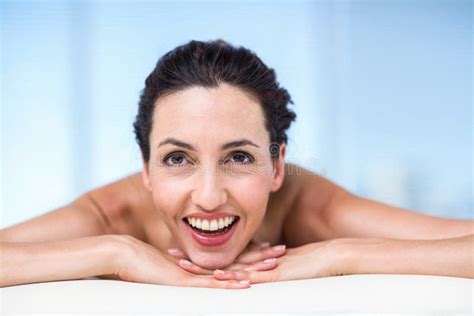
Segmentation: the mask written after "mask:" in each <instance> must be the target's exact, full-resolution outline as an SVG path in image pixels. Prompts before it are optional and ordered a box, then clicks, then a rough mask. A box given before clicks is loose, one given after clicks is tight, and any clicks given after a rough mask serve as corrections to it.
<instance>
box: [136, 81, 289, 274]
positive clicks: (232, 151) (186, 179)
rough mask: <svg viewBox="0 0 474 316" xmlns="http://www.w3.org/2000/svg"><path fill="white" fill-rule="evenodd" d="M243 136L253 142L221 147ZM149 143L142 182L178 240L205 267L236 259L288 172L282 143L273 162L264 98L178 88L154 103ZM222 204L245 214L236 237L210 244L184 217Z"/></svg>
mask: <svg viewBox="0 0 474 316" xmlns="http://www.w3.org/2000/svg"><path fill="white" fill-rule="evenodd" d="M168 138H173V139H176V140H179V141H180V142H184V143H187V144H190V145H192V146H193V149H190V148H187V147H183V146H179V145H180V144H177V143H167V144H163V145H161V146H160V143H162V142H163V141H164V140H166V139H168ZM241 139H246V140H249V141H250V142H251V143H252V144H246V145H240V146H237V147H232V148H228V149H225V150H222V149H221V145H223V144H226V143H230V142H233V141H238V140H241ZM150 144H151V146H150V148H151V150H150V160H149V162H144V169H143V173H142V174H143V183H144V185H145V187H146V188H147V189H148V190H149V191H150V192H151V195H152V199H153V202H154V205H155V208H156V212H157V214H159V216H160V218H161V219H162V221H163V222H164V224H165V225H166V227H167V229H168V230H169V232H170V233H171V234H172V235H173V236H174V237H175V241H176V244H177V246H178V247H179V248H180V249H181V250H182V251H183V252H184V253H185V254H186V255H187V256H188V258H190V259H191V260H192V262H194V263H196V264H197V265H199V266H201V267H203V268H206V269H215V268H222V267H225V266H228V265H230V264H231V263H233V262H234V261H235V259H236V258H237V256H238V255H239V254H240V253H241V252H242V251H243V250H244V248H245V247H246V246H247V244H249V242H250V241H251V239H252V238H253V237H254V235H255V233H256V232H257V230H258V228H259V227H260V225H261V224H262V221H263V218H264V216H265V211H266V208H267V205H268V200H269V195H270V193H271V192H275V191H277V190H278V189H279V188H280V187H281V184H282V182H283V178H284V164H283V160H284V154H285V152H284V151H285V149H284V145H283V146H282V148H280V151H281V158H280V159H279V161H278V162H277V163H276V164H274V162H273V161H272V159H271V157H270V154H269V150H268V149H269V147H270V138H269V134H268V132H267V131H266V129H265V127H264V116H263V111H262V108H261V106H260V105H259V103H258V102H257V101H256V100H254V99H252V98H250V97H249V95H248V94H246V93H244V92H243V91H242V90H240V89H238V88H236V87H233V86H230V85H227V84H222V85H220V86H219V87H217V88H213V89H207V88H203V87H191V88H188V89H186V90H183V91H180V92H177V93H173V94H171V95H168V96H166V97H163V98H160V99H159V100H158V102H157V103H156V108H155V112H154V116H153V129H152V131H151V134H150ZM220 211H225V212H229V213H231V214H233V215H236V216H239V217H240V221H239V222H238V223H237V228H236V231H235V233H234V235H233V236H232V238H231V239H230V240H229V241H228V242H226V243H225V244H223V245H220V246H213V247H209V246H202V245H200V244H198V243H197V242H195V241H194V239H192V237H191V235H190V234H189V232H188V230H187V227H186V225H187V224H185V223H184V222H183V218H184V217H186V216H187V215H188V214H190V213H192V212H200V213H206V212H220ZM236 236H238V237H236Z"/></svg>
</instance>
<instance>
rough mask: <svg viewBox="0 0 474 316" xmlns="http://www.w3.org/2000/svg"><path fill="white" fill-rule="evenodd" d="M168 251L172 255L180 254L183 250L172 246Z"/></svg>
mask: <svg viewBox="0 0 474 316" xmlns="http://www.w3.org/2000/svg"><path fill="white" fill-rule="evenodd" d="M168 253H169V254H171V255H180V254H182V253H183V252H182V251H181V250H179V249H176V248H171V249H168Z"/></svg>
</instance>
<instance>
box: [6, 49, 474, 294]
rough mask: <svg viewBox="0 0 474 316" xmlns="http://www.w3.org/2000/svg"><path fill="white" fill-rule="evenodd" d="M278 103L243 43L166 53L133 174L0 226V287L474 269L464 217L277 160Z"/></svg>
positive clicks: (140, 130)
mask: <svg viewBox="0 0 474 316" xmlns="http://www.w3.org/2000/svg"><path fill="white" fill-rule="evenodd" d="M290 103H292V101H291V98H290V95H289V93H288V92H287V91H286V90H285V89H284V88H282V87H280V86H279V84H278V82H277V81H276V75H275V72H274V71H273V69H271V68H268V67H267V66H266V65H265V64H264V63H263V62H262V61H261V60H260V59H259V58H258V57H257V56H256V55H255V54H254V53H253V52H251V51H250V50H248V49H246V48H243V47H234V46H232V45H230V44H228V43H226V42H225V41H223V40H217V41H209V42H199V41H191V42H189V43H187V44H184V45H182V46H179V47H177V48H175V49H173V50H172V51H170V52H169V53H167V54H165V55H164V56H163V57H162V58H161V59H160V60H159V61H158V63H157V65H156V67H155V69H154V70H153V71H152V73H151V74H150V75H149V76H148V78H147V79H146V81H145V88H144V90H143V93H142V95H141V97H140V102H139V108H138V114H137V117H136V121H135V123H134V128H135V134H136V139H137V142H138V144H139V146H140V150H141V154H142V160H143V170H142V171H141V172H140V173H136V174H134V175H131V176H129V177H126V178H124V179H122V180H120V181H117V182H115V183H111V184H109V185H107V186H104V187H101V188H98V189H95V190H92V191H90V192H88V193H86V194H84V195H83V196H81V197H79V198H78V199H77V200H75V201H73V202H72V203H71V204H70V205H67V206H65V207H62V208H59V209H57V210H54V211H52V212H50V213H47V214H45V215H42V216H40V217H38V218H35V219H32V220H30V221H27V222H24V223H20V224H18V225H16V226H13V227H9V228H6V229H3V230H1V231H0V241H1V244H0V247H1V249H0V250H1V251H2V256H3V258H4V259H5V258H6V260H2V261H1V265H2V266H1V269H0V285H2V286H7V285H14V284H22V283H33V282H41V281H53V280H67V279H77V278H84V277H90V276H101V277H104V278H116V279H121V280H127V281H133V282H143V283H154V284H168V285H177V286H199V287H219V288H246V287H249V286H250V283H261V282H272V281H283V280H296V279H308V278H316V277H325V276H336V275H342V274H354V273H408V274H432V275H447V276H461V277H471V278H472V277H473V276H474V271H473V269H472V266H471V261H472V253H471V251H470V249H471V247H472V243H473V236H474V235H473V234H474V224H473V222H472V221H469V220H453V219H445V218H440V217H433V216H428V215H424V214H420V213H416V212H411V211H408V210H404V209H400V208H397V207H392V206H388V205H385V204H382V203H379V202H376V201H371V200H368V199H362V198H359V197H356V196H354V195H352V194H351V193H349V192H347V191H346V190H345V189H343V188H342V187H340V186H338V185H336V184H334V183H332V182H330V181H329V180H327V179H325V178H323V177H321V176H319V175H317V174H314V173H312V172H310V171H308V170H306V169H304V168H303V167H301V166H296V165H292V164H288V163H285V153H286V142H287V136H286V131H287V129H288V128H289V127H290V124H291V123H292V122H293V121H294V120H295V118H296V115H295V113H294V112H293V111H292V110H290V109H289V108H288V105H289V104H290ZM52 228H54V229H52ZM270 245H272V246H273V247H270ZM287 246H288V247H291V248H288V249H286V247H287ZM446 253H449V257H447V256H446ZM361 254H364V256H361ZM387 254H389V255H387Z"/></svg>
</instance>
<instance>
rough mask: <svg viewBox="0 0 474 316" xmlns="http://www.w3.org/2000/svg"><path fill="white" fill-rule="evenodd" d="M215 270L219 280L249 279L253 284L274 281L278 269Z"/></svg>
mask: <svg viewBox="0 0 474 316" xmlns="http://www.w3.org/2000/svg"><path fill="white" fill-rule="evenodd" d="M218 271H219V270H215V271H214V277H215V278H216V279H218V280H249V281H250V283H251V284H257V283H265V282H273V281H276V279H277V277H276V276H277V274H276V270H271V271H244V270H237V271H224V273H221V272H218Z"/></svg>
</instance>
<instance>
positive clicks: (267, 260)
mask: <svg viewBox="0 0 474 316" xmlns="http://www.w3.org/2000/svg"><path fill="white" fill-rule="evenodd" d="M275 261H276V258H270V259H265V260H263V262H264V263H273V262H275Z"/></svg>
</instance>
